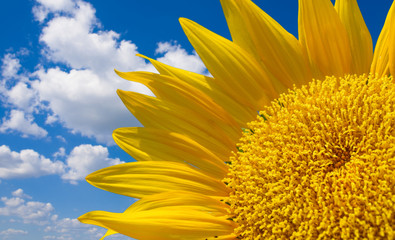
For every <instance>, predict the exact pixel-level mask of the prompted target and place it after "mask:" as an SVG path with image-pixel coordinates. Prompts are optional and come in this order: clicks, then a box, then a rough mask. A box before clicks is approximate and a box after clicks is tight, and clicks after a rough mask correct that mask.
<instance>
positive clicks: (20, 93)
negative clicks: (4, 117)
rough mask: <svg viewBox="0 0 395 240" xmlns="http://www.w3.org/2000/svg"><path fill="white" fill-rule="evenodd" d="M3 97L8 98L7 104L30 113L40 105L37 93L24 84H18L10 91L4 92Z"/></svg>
mask: <svg viewBox="0 0 395 240" xmlns="http://www.w3.org/2000/svg"><path fill="white" fill-rule="evenodd" d="M3 95H4V96H5V97H6V98H7V103H9V104H12V105H13V106H15V107H17V108H18V109H23V110H24V111H26V112H29V113H31V112H33V110H34V108H35V107H36V106H37V105H38V103H37V93H36V92H35V91H34V89H32V88H30V87H29V86H28V85H27V84H26V83H24V82H18V83H17V84H15V86H13V87H11V88H10V89H8V90H3Z"/></svg>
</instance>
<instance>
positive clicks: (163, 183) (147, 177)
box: [86, 161, 230, 198]
mask: <svg viewBox="0 0 395 240" xmlns="http://www.w3.org/2000/svg"><path fill="white" fill-rule="evenodd" d="M86 180H87V181H88V182H89V183H90V184H92V185H93V186H95V187H97V188H101V189H104V190H106V191H109V192H113V193H117V194H121V195H125V196H129V197H133V198H143V197H144V196H147V195H153V194H157V193H162V192H168V191H185V192H191V193H200V194H203V195H205V196H212V197H222V198H223V197H225V196H227V195H228V194H229V191H230V190H229V189H228V188H227V187H226V185H225V184H224V183H223V182H222V181H221V180H217V179H214V178H211V177H210V176H207V175H206V174H204V173H202V172H200V171H199V170H198V169H196V168H193V167H192V166H188V165H187V164H185V163H177V162H167V161H155V162H153V161H150V162H147V161H144V162H131V163H124V164H118V165H114V166H111V167H107V168H103V169H100V170H98V171H96V172H94V173H91V174H89V175H88V176H87V177H86Z"/></svg>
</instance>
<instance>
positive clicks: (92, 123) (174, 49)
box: [0, 0, 206, 145]
mask: <svg viewBox="0 0 395 240" xmlns="http://www.w3.org/2000/svg"><path fill="white" fill-rule="evenodd" d="M36 3H37V4H36V6H35V7H34V9H33V12H34V14H35V17H36V19H37V20H39V21H41V22H42V25H41V26H42V32H41V34H40V38H39V41H40V42H41V43H42V45H43V46H44V47H43V49H42V55H43V56H44V57H45V58H46V59H47V60H49V61H50V62H52V63H54V64H55V67H52V66H51V67H46V66H45V65H44V66H43V65H38V66H37V68H36V69H38V70H37V71H36V72H34V73H32V74H29V75H28V76H29V78H30V81H26V80H24V81H23V82H20V83H18V84H16V85H15V86H14V87H12V88H11V89H3V90H2V92H3V96H6V99H7V101H8V102H9V103H10V104H11V105H12V106H13V107H14V108H17V109H18V110H23V111H24V112H26V113H29V114H31V116H30V118H27V117H24V118H19V119H24V120H25V121H24V122H25V123H26V122H28V123H30V126H33V128H32V129H33V130H35V134H36V135H39V136H44V135H45V132H44V131H45V130H44V131H39V129H40V128H39V127H38V126H37V124H36V125H34V124H35V123H34V122H33V115H32V114H33V113H38V112H40V111H43V112H44V114H46V115H47V116H48V117H47V119H46V121H45V123H46V124H54V123H55V122H59V123H61V124H62V125H63V126H64V127H66V128H68V129H70V130H71V132H72V133H73V134H81V135H82V136H87V137H90V138H94V139H96V140H97V141H98V142H99V143H104V144H107V145H113V144H114V141H113V139H112V137H111V134H112V131H113V130H114V129H116V128H119V127H125V126H136V125H139V123H138V121H137V120H136V119H135V118H134V117H133V116H132V115H131V114H130V113H129V112H128V111H127V110H126V108H125V107H124V106H123V104H122V102H121V100H120V99H119V98H118V96H117V94H116V89H123V90H129V91H136V92H141V93H144V94H152V93H151V92H150V91H149V90H148V89H147V88H146V87H145V86H143V85H141V84H138V83H134V82H130V81H126V80H123V79H121V78H120V77H118V76H116V74H115V73H114V70H113V69H114V68H116V69H118V70H120V71H139V70H142V71H155V69H154V68H153V66H152V65H151V64H149V63H147V62H146V61H145V60H144V59H142V58H140V57H137V56H135V55H136V54H137V53H138V51H137V46H136V45H135V44H134V43H133V42H131V41H128V40H122V39H121V38H120V34H118V33H116V32H114V31H111V30H103V29H102V27H101V25H100V21H99V20H98V19H97V18H96V16H95V9H94V8H93V6H92V5H91V4H90V3H87V2H84V1H73V0H54V1H52V0H36ZM49 13H51V14H49ZM156 53H157V54H159V55H160V56H161V57H160V58H159V60H160V61H163V62H165V63H167V64H170V65H173V66H175V67H179V68H184V69H187V70H190V71H194V72H198V73H203V74H205V73H206V69H205V67H204V65H203V63H202V61H201V60H200V58H199V57H198V56H197V55H196V53H193V54H188V52H187V51H186V50H185V49H183V48H182V47H181V46H180V45H179V44H177V43H176V42H162V43H159V44H158V49H157V51H156ZM6 58H7V59H14V60H7V61H4V62H10V64H9V65H13V66H15V67H14V68H12V69H19V68H21V66H20V63H19V60H17V59H16V58H15V56H12V55H6V56H4V59H6ZM11 63H13V64H11ZM18 64H19V65H18ZM3 65H4V64H3ZM57 65H59V67H57ZM4 66H5V65H4ZM60 66H61V67H60ZM65 66H66V68H65ZM4 69H6V67H4ZM8 72H12V71H8ZM17 72H18V70H14V71H13V73H12V74H14V75H15V74H17ZM12 74H11V73H10V74H8V75H12ZM0 87H1V86H0ZM3 88H4V87H3ZM0 90H1V89H0ZM40 113H42V112H40ZM20 115H21V114H20V113H19V115H18V116H20ZM30 120H31V121H30ZM3 129H4V130H3V132H4V131H5V129H10V130H11V127H7V126H6V125H5V126H4V127H3ZM24 130H25V131H27V130H28V129H27V128H25V129H24ZM41 130H43V129H41ZM40 134H41V135H40ZM31 135H32V134H25V136H31Z"/></svg>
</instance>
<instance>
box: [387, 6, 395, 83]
mask: <svg viewBox="0 0 395 240" xmlns="http://www.w3.org/2000/svg"><path fill="white" fill-rule="evenodd" d="M394 5H395V3H394V2H393V3H392V7H391V10H390V11H391V15H390V16H391V22H390V27H389V29H390V31H389V36H388V38H389V39H388V45H389V70H390V74H391V75H392V76H395V13H394V11H395V7H394Z"/></svg>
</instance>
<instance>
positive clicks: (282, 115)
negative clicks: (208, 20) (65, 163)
mask: <svg viewBox="0 0 395 240" xmlns="http://www.w3.org/2000/svg"><path fill="white" fill-rule="evenodd" d="M221 4H222V6H223V10H224V13H225V17H226V20H227V23H228V26H229V29H230V32H231V35H232V39H233V41H229V40H227V39H225V38H223V37H221V36H218V35H216V34H215V33H213V32H211V31H209V30H207V29H205V28H203V27H202V26H200V25H198V24H197V23H195V22H193V21H191V20H188V19H180V22H181V26H182V28H183V29H184V31H185V33H186V35H187V37H188V39H189V41H190V42H191V44H192V45H193V47H194V48H195V50H196V52H197V53H198V54H199V56H200V57H201V59H202V61H203V62H204V64H205V65H206V67H207V69H208V70H209V72H210V73H211V75H212V77H208V76H203V75H199V74H196V73H192V72H188V71H185V70H181V69H177V68H174V67H171V66H168V65H165V64H163V63H160V62H158V61H156V60H153V59H150V58H147V57H145V56H142V57H144V58H146V59H148V60H149V61H150V62H151V63H152V64H153V65H154V66H155V68H156V69H157V70H158V72H159V74H155V73H148V72H117V73H118V75H119V76H121V77H122V78H124V79H127V80H131V81H136V82H140V83H142V84H144V85H146V86H147V87H149V88H150V89H151V90H152V92H153V93H154V94H155V97H151V96H147V95H143V94H139V93H135V92H126V91H122V90H118V94H119V96H120V98H121V99H122V101H123V102H124V104H125V105H126V107H127V108H128V109H129V110H130V112H131V113H132V114H133V115H134V116H135V117H136V118H137V119H138V120H139V121H140V122H141V123H142V124H143V125H144V127H142V128H139V127H130V128H120V129H117V130H115V131H114V133H113V137H114V140H115V141H116V143H117V144H118V145H119V146H120V147H121V148H122V149H124V150H125V151H126V152H127V153H129V154H130V155H131V156H132V157H133V158H135V159H136V160H137V162H131V163H125V164H120V165H116V166H112V167H108V168H104V169H101V170H99V171H96V172H94V173H92V174H90V175H89V176H87V178H86V179H87V181H88V182H89V183H91V184H92V185H94V186H96V187H98V188H101V189H104V190H107V191H111V192H114V193H117V194H122V195H126V196H129V197H133V198H137V199H139V200H138V201H137V202H136V203H134V204H132V205H131V206H130V207H129V208H128V209H127V210H126V211H124V212H123V213H111V212H104V211H93V212H89V213H86V214H84V215H83V216H81V217H80V218H79V220H80V221H81V222H83V223H88V224H94V225H97V226H101V227H104V228H106V229H108V231H107V233H106V235H105V236H104V237H106V236H108V235H111V234H114V233H121V234H124V235H127V236H130V237H133V238H136V239H142V240H153V239H155V240H157V239H165V240H168V239H169V240H170V239H395V113H394V106H395V87H394V80H393V77H392V76H393V75H394V73H395V7H394V5H395V4H394V3H393V4H392V6H391V8H390V10H389V13H388V15H387V19H386V21H385V24H384V27H383V29H382V31H381V34H380V36H379V39H378V41H377V44H376V47H375V51H374V54H373V44H372V40H371V36H370V33H369V31H368V29H367V27H366V25H365V22H364V20H363V18H362V15H361V13H360V10H359V7H358V4H357V2H356V0H337V1H336V3H335V5H334V6H333V5H332V3H331V1H330V0H299V40H298V39H296V38H295V37H294V36H293V35H291V34H290V33H288V32H287V31H286V30H285V29H283V28H282V26H281V25H280V24H278V23H277V22H276V21H275V20H273V19H272V18H271V17H270V16H268V15H267V14H266V13H265V12H263V11H262V10H261V9H260V8H259V7H257V6H256V5H255V4H254V3H253V2H251V1H249V0H221ZM104 237H103V238H104Z"/></svg>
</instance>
